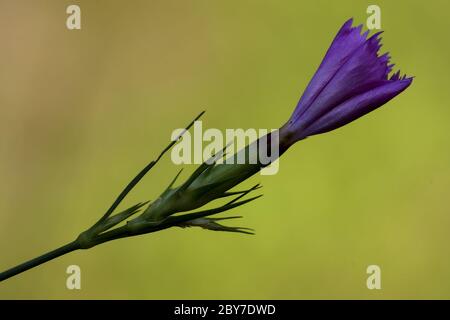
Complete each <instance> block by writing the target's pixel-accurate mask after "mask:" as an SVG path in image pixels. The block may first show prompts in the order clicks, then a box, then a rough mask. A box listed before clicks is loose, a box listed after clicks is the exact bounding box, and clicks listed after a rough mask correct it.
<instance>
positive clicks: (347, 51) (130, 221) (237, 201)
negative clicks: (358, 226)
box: [0, 19, 412, 281]
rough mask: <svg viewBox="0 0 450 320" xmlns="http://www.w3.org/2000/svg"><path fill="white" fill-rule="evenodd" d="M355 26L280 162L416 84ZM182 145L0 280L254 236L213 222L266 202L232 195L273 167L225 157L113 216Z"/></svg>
mask: <svg viewBox="0 0 450 320" xmlns="http://www.w3.org/2000/svg"><path fill="white" fill-rule="evenodd" d="M352 22H353V20H352V19H350V20H348V21H347V22H346V23H345V24H344V25H343V26H342V27H341V29H340V30H339V32H338V33H337V35H336V37H335V38H334V40H333V42H332V43H331V46H330V48H329V49H328V51H327V53H326V55H325V57H324V59H323V60H322V63H321V64H320V66H319V68H318V69H317V71H316V73H315V74H314V76H313V78H312V79H311V81H310V83H309V84H308V86H307V88H306V90H305V92H304V93H303V95H302V97H301V99H300V101H299V103H298V104H297V106H296V108H295V109H294V112H293V113H292V115H291V117H290V119H289V120H288V121H287V122H286V124H284V125H283V126H282V127H281V128H280V129H279V132H278V133H277V134H278V135H279V136H278V138H279V155H280V156H281V155H282V154H284V153H285V152H286V151H287V150H288V149H289V148H290V147H291V146H292V145H294V144H295V143H296V142H297V141H300V140H303V139H305V138H307V137H310V136H313V135H316V134H321V133H324V132H328V131H331V130H334V129H337V128H339V127H342V126H344V125H346V124H348V123H350V122H352V121H354V120H356V119H358V118H360V117H362V116H364V115H365V114H367V113H369V112H371V111H373V110H375V109H377V108H379V107H380V106H382V105H383V104H385V103H386V102H388V101H389V100H391V99H392V98H394V97H395V96H397V95H398V94H399V93H401V92H402V91H403V90H405V89H406V88H407V87H408V86H409V85H410V84H411V82H412V78H411V77H406V76H401V75H400V72H399V71H397V72H396V73H393V74H392V75H391V76H390V74H391V72H392V68H393V66H394V65H393V64H390V63H389V60H390V57H389V54H388V53H385V54H383V55H379V50H380V48H381V44H380V41H381V38H380V33H376V34H374V35H372V36H370V37H368V32H365V33H363V34H362V33H361V32H362V26H358V27H352ZM203 113H204V112H202V113H200V114H199V115H198V116H197V117H196V118H195V119H194V121H192V122H191V123H190V124H189V125H188V126H187V127H186V129H185V131H184V132H186V131H187V130H189V129H190V127H191V126H192V125H193V123H194V122H195V121H196V120H198V119H199V118H200V117H201V116H202V115H203ZM184 132H183V133H184ZM183 133H182V134H181V135H180V137H179V138H181V136H182V135H183ZM272 135H273V133H269V134H268V135H267V136H265V137H262V138H260V139H259V141H255V142H253V143H260V142H261V141H264V143H265V144H267V147H268V148H270V147H271V145H272V144H271V137H272ZM176 142H177V140H174V141H172V142H171V143H170V144H169V145H168V146H167V147H166V148H165V149H164V150H163V151H162V152H161V154H160V155H159V156H158V157H157V158H156V160H153V161H151V162H150V163H149V164H148V165H147V166H146V167H145V168H144V169H142V170H141V171H140V172H139V173H138V175H137V176H136V177H135V178H134V179H133V180H131V182H130V183H129V184H128V185H127V186H126V187H125V189H124V190H123V191H122V192H121V193H120V194H119V196H118V197H117V198H116V200H115V201H114V203H113V204H112V205H111V207H110V208H109V209H108V210H107V211H106V213H105V214H104V215H103V216H102V217H101V218H100V219H99V220H98V221H97V222H96V223H95V224H94V225H93V226H91V227H90V228H89V229H87V230H86V231H84V232H82V233H81V234H80V235H79V236H78V237H77V238H76V239H75V240H74V241H72V242H70V243H68V244H66V245H64V246H62V247H60V248H58V249H55V250H53V251H50V252H48V253H46V254H44V255H42V256H39V257H37V258H35V259H32V260H30V261H27V262H25V263H23V264H20V265H18V266H16V267H14V268H11V269H9V270H6V271H4V272H2V273H0V281H3V280H5V279H8V278H10V277H12V276H15V275H17V274H19V273H21V272H24V271H26V270H28V269H31V268H34V267H36V266H38V265H40V264H42V263H44V262H47V261H50V260H52V259H55V258H57V257H59V256H61V255H64V254H67V253H69V252H72V251H75V250H79V249H89V248H92V247H94V246H96V245H99V244H101V243H104V242H107V241H112V240H116V239H120V238H125V237H131V236H137V235H142V234H147V233H151V232H156V231H160V230H164V229H167V228H171V227H195V226H197V227H201V228H204V229H208V230H214V231H228V232H239V233H247V234H252V233H253V232H252V229H249V228H242V227H228V226H223V225H222V224H220V223H219V221H221V220H225V219H233V218H240V217H236V216H233V217H222V218H216V217H212V216H213V215H215V214H217V213H220V212H224V211H228V210H230V209H233V208H236V207H239V206H242V205H244V204H246V203H248V202H250V201H253V200H255V199H257V198H259V197H260V195H258V196H253V197H250V198H248V199H245V200H243V197H245V196H247V195H248V194H250V193H252V192H254V191H255V190H257V189H259V188H260V185H259V184H257V185H255V186H253V187H252V188H250V189H247V190H243V191H230V190H231V189H232V188H234V187H235V186H237V185H238V184H240V183H241V182H243V181H244V180H246V179H248V178H249V177H251V176H252V175H254V174H255V173H257V172H259V171H260V170H261V169H262V168H263V167H265V166H266V165H267V164H263V163H264V162H263V161H257V162H256V163H250V161H247V162H246V163H244V164H238V163H237V161H235V163H234V164H229V163H220V164H219V163H217V160H218V159H221V158H222V157H224V152H223V151H222V152H219V153H218V154H216V155H213V156H212V158H211V159H210V160H208V161H205V162H204V163H203V164H201V165H200V166H199V167H198V168H197V169H196V170H195V171H194V173H192V175H191V176H190V177H189V178H188V179H187V180H186V181H185V182H184V183H182V184H181V185H179V186H175V183H176V179H177V178H178V176H179V174H180V173H181V171H180V172H179V173H178V174H177V175H176V176H175V178H174V179H173V180H172V182H171V183H170V184H169V186H168V187H167V188H166V189H165V190H164V191H163V192H162V194H161V195H160V196H159V197H158V198H157V199H156V200H155V201H153V202H150V203H148V202H142V203H138V204H136V205H134V206H131V207H130V208H128V209H126V210H124V211H122V212H119V213H114V212H115V210H116V209H117V207H118V205H119V204H120V203H121V202H122V200H123V199H124V198H125V197H126V195H127V194H128V193H129V192H130V191H131V190H132V189H133V188H134V186H136V184H137V183H138V182H139V181H140V180H141V179H142V178H143V177H144V175H145V174H146V173H147V172H148V171H149V170H150V169H152V168H153V167H154V166H155V165H156V164H157V163H158V161H159V160H160V159H161V158H162V157H163V155H164V154H165V153H166V152H167V151H169V150H170V149H171V147H172V146H173V145H174V144H175V143H176ZM250 147H251V144H250V145H249V146H247V147H246V148H244V149H242V150H240V151H238V152H237V153H236V154H234V155H232V157H237V156H238V154H239V153H241V152H244V153H245V157H248V155H249V152H248V151H249V149H250ZM228 197H230V198H232V200H231V201H228V202H226V203H225V204H223V205H221V206H219V207H216V208H214V209H204V210H199V211H196V210H197V209H200V208H201V207H203V206H204V205H206V204H208V203H210V202H212V201H214V200H217V199H221V198H228ZM144 208H145V209H144ZM139 213H140V214H139Z"/></svg>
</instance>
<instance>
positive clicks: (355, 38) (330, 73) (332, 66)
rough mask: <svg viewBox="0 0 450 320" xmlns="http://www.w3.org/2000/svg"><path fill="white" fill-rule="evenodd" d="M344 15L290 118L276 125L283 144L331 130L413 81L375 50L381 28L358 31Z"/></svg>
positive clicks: (374, 106) (381, 102)
mask: <svg viewBox="0 0 450 320" xmlns="http://www.w3.org/2000/svg"><path fill="white" fill-rule="evenodd" d="M352 22H353V19H350V20H348V21H347V22H346V23H344V25H343V26H342V28H341V29H340V30H339V32H338V33H337V35H336V37H335V38H334V40H333V42H332V44H331V46H330V48H329V49H328V51H327V53H326V55H325V57H324V59H323V61H322V63H321V64H320V66H319V69H318V70H317V72H316V73H315V75H314V77H313V78H312V79H311V81H310V83H309V84H308V86H307V88H306V90H305V92H304V94H303V96H302V97H301V99H300V101H299V103H298V104H297V107H296V108H295V110H294V112H293V114H292V116H291V118H290V119H289V121H288V122H287V123H286V124H285V125H284V126H283V127H282V128H281V129H280V139H281V140H283V139H284V141H283V142H284V144H285V145H287V146H290V145H292V144H293V143H294V142H296V141H298V140H301V139H304V138H306V137H308V136H312V135H315V134H319V133H324V132H327V131H331V130H334V129H337V128H339V127H342V126H343V125H346V124H347V123H349V122H352V121H354V120H356V119H358V118H359V117H361V116H363V115H365V114H367V113H369V112H371V111H373V110H375V109H377V108H378V107H380V106H382V105H383V104H385V103H386V102H388V101H389V100H391V99H392V98H394V97H395V96H396V95H398V94H399V93H400V92H402V91H403V90H405V89H406V88H407V87H408V86H409V85H410V84H411V82H412V78H406V76H400V72H399V71H398V72H396V73H395V74H393V75H392V76H391V77H389V73H390V72H391V71H392V68H393V66H394V65H393V64H389V59H390V57H389V54H388V53H385V54H383V55H379V54H378V52H379V50H380V48H381V44H380V40H381V38H380V34H381V32H378V33H376V34H374V35H373V36H371V37H369V38H368V37H367V36H368V31H367V32H365V33H364V34H361V30H362V25H360V26H358V27H352Z"/></svg>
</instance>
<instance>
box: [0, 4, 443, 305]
mask: <svg viewBox="0 0 450 320" xmlns="http://www.w3.org/2000/svg"><path fill="white" fill-rule="evenodd" d="M70 4H78V5H80V7H81V13H82V29H81V30H78V31H69V30H67V29H66V26H65V22H66V18H67V14H66V13H65V11H66V7H67V6H68V5H70ZM369 4H377V5H379V6H380V7H381V10H382V12H381V13H382V28H383V29H384V30H385V33H384V36H383V43H384V47H383V50H388V51H390V52H391V54H392V56H393V61H394V62H395V63H397V66H399V67H401V68H402V71H405V72H406V73H407V74H408V75H414V76H415V77H416V78H415V80H414V83H413V85H412V86H411V87H410V88H409V89H408V90H407V91H406V92H405V93H403V94H401V95H400V96H399V97H397V98H396V99H394V100H393V101H391V102H390V103H388V105H386V106H385V107H383V108H381V109H379V110H377V111H376V112H373V113H371V114H370V115H368V116H366V117H364V118H362V119H360V120H359V121H357V122H354V123H352V124H350V125H348V126H346V127H345V128H341V129H339V130H337V131H334V132H332V133H329V134H326V135H322V136H317V137H313V138H311V139H308V140H306V141H303V142H301V143H299V144H297V145H296V146H295V147H294V148H293V149H291V150H290V151H289V152H288V153H287V154H286V155H285V156H283V158H282V161H281V163H280V171H279V173H278V174H277V175H275V176H259V175H258V176H255V177H253V178H252V179H251V180H250V181H248V182H247V185H251V184H253V183H255V182H261V183H262V184H263V185H264V189H262V190H263V193H264V197H263V198H262V199H260V200H258V201H256V202H253V203H251V204H249V205H247V206H245V207H241V208H239V209H236V210H234V211H233V212H230V214H243V215H244V216H245V217H244V218H243V219H242V220H241V221H239V223H238V224H239V225H244V226H251V227H254V228H255V229H256V232H257V233H256V235H255V236H245V235H240V234H228V233H218V232H211V231H205V230H200V229H189V230H182V229H171V230H166V231H163V232H159V233H154V234H150V235H146V236H142V237H138V238H129V239H124V240H120V241H117V242H111V243H107V244H104V245H101V246H99V247H95V248H93V249H90V250H88V251H79V252H75V253H72V254H69V255H67V256H64V257H61V258H59V259H57V260H54V261H52V262H50V263H47V264H45V265H43V266H41V267H39V268H36V269H33V270H31V271H28V272H26V273H23V274H22V275H20V276H17V277H15V278H12V279H10V280H8V281H5V282H2V283H1V284H0V298H2V299H16V298H31V299H47V298H51V299H53V298H62V299H72V298H79V299H92V298H104V299H119V298H120V299H302V298H309V299H315V298H325V299H329V298H342V299H347V298H354V299H363V298H368V299H380V298H387V299H391V298H450V254H449V250H448V244H449V242H450V233H449V229H450V204H449V190H450V166H449V164H450V148H449V143H450V127H449V123H450V108H449V106H448V101H450V96H449V95H450V90H449V88H448V86H449V83H448V71H449V59H448V56H449V53H450V52H449V42H448V41H446V39H447V38H448V31H449V29H450V28H449V27H450V22H449V19H448V11H449V10H450V5H449V3H448V1H436V0H433V1H427V2H426V4H424V3H423V1H395V2H393V1H376V2H373V1H370V2H369V1H309V2H307V1H275V0H272V1H257V0H254V1H241V0H239V1H237V0H236V1H235V0H232V1H200V0H195V1H173V0H169V1H167V0H164V1H162V0H161V1H156V0H149V1H106V0H102V1H75V0H73V1H61V0H47V1H46V0H29V1H23V0H20V1H13V0H8V1H7V0H1V2H0V40H1V49H0V66H1V67H0V70H1V71H0V178H1V179H0V221H1V222H0V256H1V257H0V269H6V268H9V267H11V266H13V265H16V264H18V263H21V262H23V261H25V260H27V259H30V258H33V257H35V256H36V255H39V254H42V253H44V252H46V251H48V250H50V249H53V248H55V247H56V246H59V245H62V244H64V243H66V242H68V241H71V240H72V239H73V238H74V237H76V235H77V234H78V233H79V232H81V231H82V230H84V229H86V228H87V227H89V226H90V225H91V224H92V223H93V222H94V221H95V220H96V219H97V218H98V217H99V216H100V215H101V214H102V212H104V211H105V209H106V208H107V207H108V206H109V205H110V203H111V201H112V200H113V199H114V197H115V196H116V195H117V193H118V192H119V191H120V190H121V188H122V187H123V186H124V185H125V184H126V183H127V182H128V181H129V179H130V178H131V177H132V176H133V175H134V174H136V173H137V171H138V170H139V169H140V168H141V167H142V166H144V165H145V163H146V162H147V161H149V160H150V159H152V158H154V157H155V156H156V155H157V153H158V152H159V151H160V150H161V149H162V148H163V147H164V146H165V145H166V144H167V142H168V140H169V137H170V134H171V132H172V130H173V129H175V128H178V127H182V126H184V125H185V124H186V123H187V122H189V121H190V120H191V119H192V118H193V116H195V115H196V114H197V113H198V112H199V111H200V110H203V109H205V110H207V113H206V115H205V117H204V118H203V120H204V126H205V127H206V128H208V127H210V128H220V129H225V128H276V127H278V126H279V125H281V124H283V123H284V121H286V120H287V118H288V117H289V115H290V112H291V111H292V109H293V108H294V106H295V104H296V102H297V100H298V98H299V97H300V95H301V93H302V91H303V89H304V88H305V86H306V85H307V83H308V81H309V79H310V77H311V76H312V75H313V73H314V71H315V69H316V68H317V66H318V64H319V63H320V61H321V59H322V57H323V55H324V53H325V51H326V49H327V47H328V45H329V44H330V42H331V40H332V38H333V37H334V35H335V33H336V32H337V30H338V28H339V27H340V26H341V24H342V23H343V22H344V21H345V20H347V19H348V18H349V17H354V18H355V21H356V22H357V23H365V21H366V18H367V14H366V8H367V6H368V5H369ZM193 167H194V166H189V167H188V168H187V169H188V171H189V170H192V169H193ZM178 169H179V168H178V167H176V166H175V165H174V164H172V163H171V161H170V158H169V157H166V158H165V159H164V160H163V161H162V162H161V163H160V164H159V165H158V167H157V168H156V170H155V171H153V172H151V173H150V174H149V175H148V177H146V178H145V179H144V180H143V182H142V183H141V184H140V185H139V186H138V187H137V188H136V190H135V191H134V192H133V193H132V195H131V196H130V197H129V198H127V200H126V201H125V202H124V205H123V206H122V207H125V206H128V205H131V204H134V203H135V202H136V201H141V200H147V199H155V197H156V196H157V195H158V194H159V192H161V191H162V189H163V188H165V186H166V185H167V183H168V182H169V181H170V180H171V179H172V177H173V175H174V174H175V173H176V171H177V170H178ZM184 177H186V175H184ZM70 264H77V265H79V266H80V267H81V271H82V289H81V290H73V291H70V290H68V289H66V286H65V281H66V277H67V275H66V273H65V270H66V268H67V266H68V265H70ZM371 264H376V265H379V266H380V267H381V271H382V289H381V290H368V289H367V287H366V278H367V274H366V268H367V266H368V265H371ZM2 271H3V270H2Z"/></svg>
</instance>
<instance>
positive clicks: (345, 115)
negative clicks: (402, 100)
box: [304, 78, 412, 136]
mask: <svg viewBox="0 0 450 320" xmlns="http://www.w3.org/2000/svg"><path fill="white" fill-rule="evenodd" d="M411 82H412V78H407V79H404V80H398V81H383V82H382V83H381V84H379V85H378V86H376V87H374V88H372V89H371V90H369V91H366V92H364V93H361V94H359V95H357V96H354V97H352V98H351V99H348V100H346V101H344V102H343V103H341V104H340V105H338V106H337V107H335V108H334V109H333V110H332V111H330V112H329V113H327V114H325V115H324V116H322V117H321V118H320V119H318V120H317V121H316V122H314V123H313V124H312V125H311V126H310V127H308V128H306V129H305V131H304V135H305V136H311V135H314V134H319V133H324V132H327V131H331V130H334V129H337V128H339V127H342V126H343V125H345V124H347V123H349V122H352V121H353V120H356V119H358V118H360V117H362V116H363V115H365V114H367V113H369V112H371V111H373V110H375V109H377V108H378V107H380V106H382V105H383V104H385V103H386V102H388V101H389V100H391V99H392V98H394V97H395V96H396V95H398V94H399V93H401V92H402V91H403V90H405V89H406V88H407V87H408V86H409V85H410V84H411Z"/></svg>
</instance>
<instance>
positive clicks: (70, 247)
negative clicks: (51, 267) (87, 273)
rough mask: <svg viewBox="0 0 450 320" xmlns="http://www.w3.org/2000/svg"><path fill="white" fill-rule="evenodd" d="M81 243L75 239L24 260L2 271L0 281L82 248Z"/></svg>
mask: <svg viewBox="0 0 450 320" xmlns="http://www.w3.org/2000/svg"><path fill="white" fill-rule="evenodd" d="M80 248H81V247H80V245H79V243H78V242H77V241H76V240H75V241H73V242H70V243H68V244H66V245H64V246H62V247H59V248H58V249H55V250H53V251H50V252H47V253H46V254H43V255H42V256H39V257H37V258H34V259H31V260H29V261H27V262H24V263H22V264H19V265H18V266H15V267H14V268H11V269H9V270H6V271H4V272H2V273H0V282H1V281H3V280H6V279H8V278H10V277H13V276H15V275H17V274H19V273H22V272H24V271H27V270H28V269H31V268H34V267H36V266H38V265H40V264H43V263H45V262H47V261H50V260H53V259H55V258H58V257H60V256H62V255H65V254H66V253H69V252H72V251H75V250H78V249H80Z"/></svg>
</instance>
